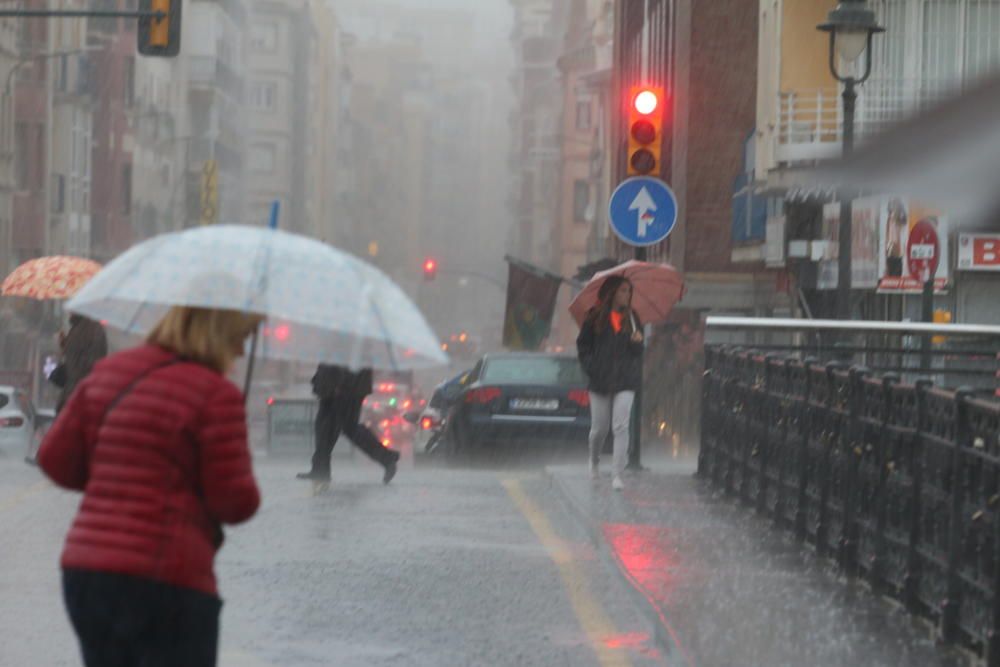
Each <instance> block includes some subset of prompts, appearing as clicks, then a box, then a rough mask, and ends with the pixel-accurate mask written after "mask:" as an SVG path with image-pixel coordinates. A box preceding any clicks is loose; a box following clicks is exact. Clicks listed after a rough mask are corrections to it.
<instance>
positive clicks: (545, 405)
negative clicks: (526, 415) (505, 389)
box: [510, 398, 559, 410]
mask: <svg viewBox="0 0 1000 667" xmlns="http://www.w3.org/2000/svg"><path fill="white" fill-rule="evenodd" d="M510 407H511V409H512V410H558V409H559V399H556V398H512V399H511V401H510Z"/></svg>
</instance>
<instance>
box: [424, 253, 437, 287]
mask: <svg viewBox="0 0 1000 667" xmlns="http://www.w3.org/2000/svg"><path fill="white" fill-rule="evenodd" d="M437 270H438V263H437V260H436V259H433V258H431V257H428V258H427V259H425V260H424V280H427V281H431V280H434V278H436V277H437Z"/></svg>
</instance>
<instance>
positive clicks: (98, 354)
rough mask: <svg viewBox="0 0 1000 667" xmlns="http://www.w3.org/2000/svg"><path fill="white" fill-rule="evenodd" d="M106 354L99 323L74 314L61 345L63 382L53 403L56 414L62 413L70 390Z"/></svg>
mask: <svg viewBox="0 0 1000 667" xmlns="http://www.w3.org/2000/svg"><path fill="white" fill-rule="evenodd" d="M107 355H108V338H107V336H106V335H105V333H104V327H102V326H101V325H100V323H99V322H95V321H93V320H89V319H87V318H85V317H80V316H78V315H75V316H73V318H72V325H71V326H70V328H69V333H67V334H66V340H65V341H64V342H63V361H62V366H63V372H62V377H63V380H64V381H63V383H62V385H61V387H62V391H60V392H59V400H58V402H57V403H56V411H57V412H58V411H60V410H62V407H63V406H64V405H66V401H68V400H69V397H70V396H72V395H73V390H74V389H76V386H77V385H78V384H80V382H81V381H82V380H83V378H85V377H87V375H88V374H89V373H90V371H91V369H92V368H93V367H94V364H96V363H97V362H98V361H99V360H101V359H103V358H104V357H106V356H107Z"/></svg>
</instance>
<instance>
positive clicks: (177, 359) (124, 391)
mask: <svg viewBox="0 0 1000 667" xmlns="http://www.w3.org/2000/svg"><path fill="white" fill-rule="evenodd" d="M182 361H184V360H183V359H181V358H180V357H172V358H170V359H169V360H167V361H164V362H163V363H159V364H156V365H155V366H153V367H151V368H147V369H146V370H144V371H143V372H142V373H139V375H137V376H135V377H134V378H133V379H132V381H131V382H129V383H128V384H127V385H126V386H125V388H124V389H122V390H121V391H120V392H118V395H117V396H115V398H114V400H113V401H111V402H110V403H108V407H106V408H104V414H103V415H101V423H100V424H98V426H97V429H98V430H100V428H101V427H102V426H104V420H105V419H107V418H108V415H109V414H111V411H112V410H114V409H115V408H116V407H117V406H118V404H119V403H120V402H121V400H122V399H123V398H125V397H126V396H128V394H129V392H131V391H132V390H133V389H135V388H136V386H137V385H138V384H139V383H140V382H142V381H143V380H145V379H146V378H147V377H149V376H150V375H152V374H153V373H155V372H156V371H158V370H160V369H161V368H166V367H167V366H173V365H174V364H179V363H181V362H182Z"/></svg>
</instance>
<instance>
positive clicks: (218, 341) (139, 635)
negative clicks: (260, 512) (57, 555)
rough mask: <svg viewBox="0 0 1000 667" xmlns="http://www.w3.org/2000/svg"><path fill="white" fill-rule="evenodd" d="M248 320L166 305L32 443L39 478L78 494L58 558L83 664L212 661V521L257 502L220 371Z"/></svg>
mask: <svg viewBox="0 0 1000 667" xmlns="http://www.w3.org/2000/svg"><path fill="white" fill-rule="evenodd" d="M259 322H260V318H258V317H257V316H253V315H246V314H242V313H238V312H235V311H226V310H211V309H203V308H188V307H175V308H173V309H171V310H170V312H169V313H168V314H167V315H166V317H165V318H164V319H163V321H162V322H160V324H159V325H158V326H157V327H156V329H154V330H153V332H152V333H151V334H150V336H149V339H148V342H147V344H146V345H145V346H143V347H139V348H136V349H133V350H127V351H125V352H120V353H118V354H115V355H113V356H111V357H108V358H106V359H104V360H103V361H101V362H99V363H98V364H97V365H96V366H95V367H94V370H93V371H92V372H91V374H90V375H89V376H88V377H87V379H86V380H84V381H83V382H82V383H81V384H80V385H79V386H78V387H77V389H76V391H75V392H74V393H73V395H72V396H71V397H70V399H69V402H68V403H67V404H66V407H65V408H64V409H63V411H62V412H61V413H60V414H59V417H58V419H57V420H56V422H55V424H53V426H52V428H51V429H50V430H49V432H48V434H47V435H46V437H45V440H44V442H43V443H42V445H41V448H40V449H39V453H38V463H39V465H40V466H41V468H42V470H44V471H45V474H47V475H48V476H49V477H50V478H51V479H52V480H53V481H54V482H55V483H56V484H58V485H59V486H62V487H65V488H67V489H73V490H76V491H82V492H83V502H82V503H81V504H80V509H79V512H78V514H77V516H76V520H75V521H74V522H73V525H72V527H71V528H70V531H69V535H68V536H67V537H66V545H65V548H64V549H63V554H62V559H61V565H62V568H63V592H64V596H65V600H66V607H67V610H68V612H69V616H70V620H71V621H72V623H73V627H74V629H75V630H76V633H77V636H78V637H79V640H80V646H81V650H82V653H83V659H84V663H85V664H86V665H87V667H95V666H100V665H107V664H115V665H140V664H142V665H145V664H156V665H185V667H200V666H202V665H206V666H209V665H215V661H216V653H217V646H218V631H219V611H220V609H221V606H222V601H221V600H220V599H219V597H218V592H217V590H216V583H215V573H214V570H213V561H214V559H215V554H216V552H217V551H218V549H219V547H220V546H221V545H222V539H223V538H222V529H221V524H224V523H228V524H235V523H240V522H242V521H246V520H247V519H249V518H250V517H251V516H253V515H254V513H255V512H256V511H257V507H258V505H259V504H260V493H259V491H258V489H257V483H256V482H255V480H254V476H253V470H252V467H251V461H250V452H249V448H248V445H247V429H246V413H245V411H244V405H243V395H242V393H241V392H240V390H239V389H238V388H237V387H236V386H235V385H234V384H233V383H232V382H230V381H229V380H227V379H226V377H225V373H226V372H227V371H228V370H229V369H230V367H231V366H232V364H233V362H234V361H235V360H236V358H237V357H239V356H241V355H242V352H243V347H244V343H245V341H246V338H247V336H248V335H249V334H250V333H251V332H252V331H253V330H254V328H255V327H256V326H257V325H258V324H259Z"/></svg>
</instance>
